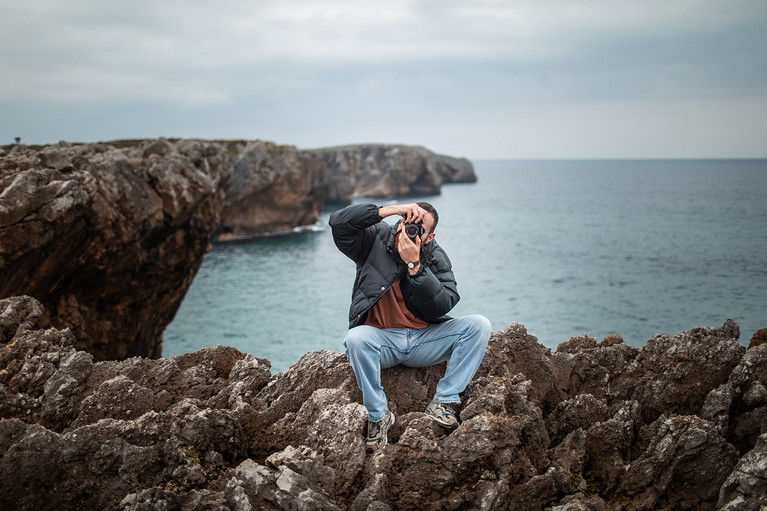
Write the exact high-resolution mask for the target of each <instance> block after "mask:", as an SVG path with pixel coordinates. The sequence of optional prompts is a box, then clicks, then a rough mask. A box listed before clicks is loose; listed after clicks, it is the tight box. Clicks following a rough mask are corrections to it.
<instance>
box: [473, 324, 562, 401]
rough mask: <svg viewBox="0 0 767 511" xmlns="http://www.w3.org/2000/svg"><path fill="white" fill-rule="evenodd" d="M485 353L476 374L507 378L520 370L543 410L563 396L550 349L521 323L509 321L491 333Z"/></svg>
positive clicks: (560, 399)
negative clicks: (503, 328)
mask: <svg viewBox="0 0 767 511" xmlns="http://www.w3.org/2000/svg"><path fill="white" fill-rule="evenodd" d="M487 353H488V355H487V356H486V357H485V359H484V360H483V361H482V365H481V366H480V368H479V370H478V371H477V376H479V377H481V376H485V375H492V376H501V377H506V378H511V377H513V376H514V375H515V374H517V373H523V374H524V375H525V377H526V378H528V379H529V380H530V381H531V383H532V387H533V388H532V390H533V399H534V401H535V402H537V403H542V405H543V406H542V409H543V411H544V412H546V413H548V412H549V411H550V410H551V409H553V408H554V407H555V406H557V405H558V404H559V403H560V401H562V400H563V399H565V398H566V394H565V393H564V392H563V391H562V389H561V388H559V387H557V381H556V378H555V374H554V370H555V368H554V365H553V364H552V357H551V350H550V349H549V348H547V347H545V346H543V345H542V344H540V343H538V338H537V337H535V336H534V335H531V334H528V333H527V330H526V329H525V327H524V325H520V324H519V323H512V324H510V325H509V326H507V327H506V329H505V330H504V331H503V332H496V333H494V334H492V335H491V336H490V342H489V343H488V347H487Z"/></svg>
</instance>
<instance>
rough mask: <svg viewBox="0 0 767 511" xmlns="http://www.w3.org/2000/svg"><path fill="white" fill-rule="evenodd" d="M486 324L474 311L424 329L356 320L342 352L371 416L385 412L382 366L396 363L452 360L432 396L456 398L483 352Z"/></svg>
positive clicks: (410, 364) (487, 332)
mask: <svg viewBox="0 0 767 511" xmlns="http://www.w3.org/2000/svg"><path fill="white" fill-rule="evenodd" d="M490 329H491V326H490V321H488V320H487V318H485V317H484V316H480V315H478V314H474V315H471V316H466V317H463V318H456V319H450V320H448V321H445V322H444V323H437V324H433V325H429V326H428V327H426V328H424V329H413V328H387V329H379V328H375V327H372V326H368V325H360V326H356V327H354V328H352V329H351V330H349V332H348V333H347V334H346V339H345V340H344V346H345V347H346V357H347V358H348V359H349V362H350V363H351V365H352V369H354V375H355V376H356V378H357V385H359V387H360V390H361V391H362V404H364V405H365V408H367V410H368V415H369V416H370V420H371V421H373V422H378V421H380V420H381V419H383V417H384V414H385V413H386V408H387V401H386V394H385V393H384V389H383V386H382V385H381V369H385V368H387V367H392V366H395V365H397V364H402V365H405V366H408V367H425V366H430V365H434V364H439V363H440V362H444V361H445V360H450V362H448V364H447V369H446V370H445V375H444V376H443V377H442V379H440V380H439V383H438V384H437V393H436V394H435V395H434V401H438V402H440V403H460V402H461V398H460V397H459V394H460V393H461V392H463V391H464V389H465V388H466V386H467V385H468V384H469V382H470V381H471V379H472V378H473V377H474V373H476V372H477V369H479V364H480V363H481V362H482V357H484V355H485V349H486V348H487V341H488V340H489V339H490Z"/></svg>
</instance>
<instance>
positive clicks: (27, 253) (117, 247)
mask: <svg viewBox="0 0 767 511" xmlns="http://www.w3.org/2000/svg"><path fill="white" fill-rule="evenodd" d="M118 146H120V147H118ZM231 171H232V167H231V165H230V164H229V161H228V156H227V154H226V153H225V151H224V148H223V146H222V145H221V144H213V143H206V142H199V141H178V142H175V143H170V142H168V141H166V140H154V141H152V140H150V141H136V142H123V143H121V144H112V145H108V144H85V145H70V144H66V143H60V144H58V145H53V146H46V147H43V148H42V149H39V150H38V149H34V148H29V147H25V146H19V145H17V146H14V147H13V148H12V149H11V150H10V151H8V152H7V153H4V152H2V153H0V297H7V296H13V295H19V294H29V295H33V296H35V297H37V298H39V299H40V300H41V301H42V302H43V303H44V304H45V307H46V308H47V310H48V311H49V313H50V315H51V318H52V320H53V324H54V325H56V326H57V327H59V328H63V327H65V326H69V327H70V328H71V329H72V331H73V333H74V338H75V339H77V345H78V347H79V348H80V349H87V350H88V351H89V352H90V353H91V354H93V355H94V357H96V358H97V359H110V358H125V357H128V356H132V355H139V354H140V355H146V356H159V354H160V353H161V342H162V331H163V329H164V328H165V326H166V325H167V324H168V323H169V322H170V321H171V320H172V318H173V316H174V314H175V313H176V310H177V309H178V307H179V305H180V303H181V300H182V299H183V297H184V294H185V293H186V291H187V289H188V287H189V285H190V284H191V282H192V279H193V278H194V275H195V274H196V272H197V270H198V269H199V267H200V264H201V263H202V259H203V256H204V254H205V252H206V251H207V250H208V247H209V245H210V242H211V240H212V237H213V232H214V230H215V227H216V226H217V225H218V206H217V202H216V195H217V194H218V193H219V191H220V189H221V186H222V185H223V183H225V182H226V180H227V179H228V178H229V176H230V174H231Z"/></svg>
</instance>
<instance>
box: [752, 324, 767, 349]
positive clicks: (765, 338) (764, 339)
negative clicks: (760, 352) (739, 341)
mask: <svg viewBox="0 0 767 511" xmlns="http://www.w3.org/2000/svg"><path fill="white" fill-rule="evenodd" d="M765 343H767V328H760V329H759V330H757V331H756V332H754V335H752V336H751V340H750V341H749V343H748V348H749V349H751V348H755V347H757V346H760V345H762V344H765Z"/></svg>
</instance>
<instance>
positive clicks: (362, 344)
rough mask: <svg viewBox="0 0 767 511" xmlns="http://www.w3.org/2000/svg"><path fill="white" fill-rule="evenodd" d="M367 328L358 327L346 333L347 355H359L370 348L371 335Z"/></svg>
mask: <svg viewBox="0 0 767 511" xmlns="http://www.w3.org/2000/svg"><path fill="white" fill-rule="evenodd" d="M366 330H367V328H366V327H365V326H357V327H354V328H352V329H350V330H349V331H348V332H347V333H346V338H345V339H344V346H345V347H346V353H347V354H349V353H359V352H360V351H364V350H365V349H367V348H369V347H370V333H369V332H366Z"/></svg>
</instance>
